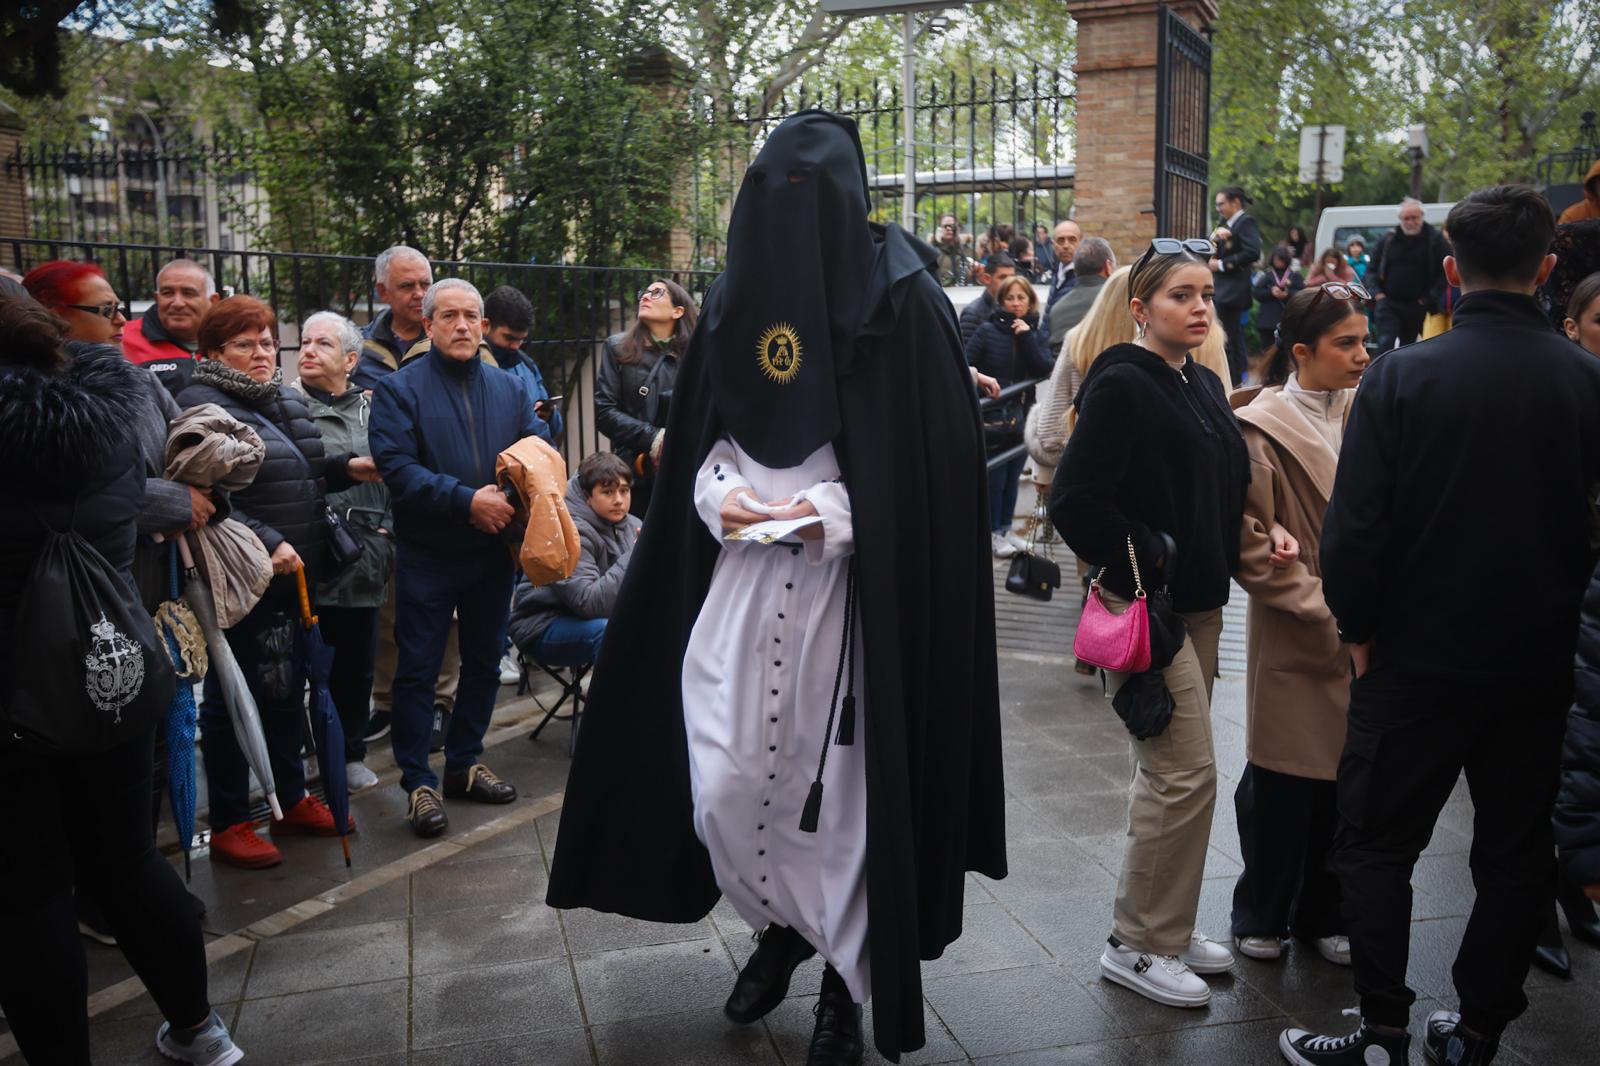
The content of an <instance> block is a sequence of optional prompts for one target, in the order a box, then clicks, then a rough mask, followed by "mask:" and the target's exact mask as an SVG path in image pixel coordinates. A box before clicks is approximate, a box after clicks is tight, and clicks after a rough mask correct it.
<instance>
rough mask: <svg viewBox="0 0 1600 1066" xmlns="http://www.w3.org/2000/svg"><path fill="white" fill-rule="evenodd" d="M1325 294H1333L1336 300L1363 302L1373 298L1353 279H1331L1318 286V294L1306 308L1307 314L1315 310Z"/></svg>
mask: <svg viewBox="0 0 1600 1066" xmlns="http://www.w3.org/2000/svg"><path fill="white" fill-rule="evenodd" d="M1324 296H1331V297H1333V298H1334V299H1335V300H1359V301H1361V302H1362V303H1366V302H1367V301H1368V300H1370V299H1372V294H1371V293H1369V292H1368V291H1367V290H1366V289H1364V288H1363V287H1362V286H1360V285H1357V284H1356V283H1355V282H1353V281H1351V282H1344V281H1330V282H1327V283H1325V284H1322V285H1318V286H1317V294H1316V295H1315V296H1313V297H1312V298H1311V306H1309V307H1307V308H1306V314H1308V315H1309V314H1310V313H1311V312H1312V311H1314V310H1315V309H1316V306H1317V305H1318V304H1319V303H1321V302H1322V298H1323V297H1324Z"/></svg>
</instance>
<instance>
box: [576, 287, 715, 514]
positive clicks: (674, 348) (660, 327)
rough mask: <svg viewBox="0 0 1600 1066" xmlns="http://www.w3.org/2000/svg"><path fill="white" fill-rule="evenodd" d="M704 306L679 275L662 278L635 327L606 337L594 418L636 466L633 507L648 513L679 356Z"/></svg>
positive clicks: (649, 291) (644, 298) (642, 301)
mask: <svg viewBox="0 0 1600 1066" xmlns="http://www.w3.org/2000/svg"><path fill="white" fill-rule="evenodd" d="M699 315H700V309H699V308H698V307H696V306H695V302H694V300H693V299H692V298H691V297H690V296H689V293H688V292H687V291H686V290H685V289H684V288H683V286H681V285H679V284H678V283H677V282H674V281H667V280H666V279H665V278H657V279H656V280H655V281H652V282H651V283H650V284H649V285H647V286H645V288H644V291H642V292H640V293H639V317H638V318H637V319H635V320H634V323H633V326H632V328H630V329H629V330H627V331H626V332H624V333H617V334H614V335H612V336H610V337H607V338H606V345H605V351H604V352H602V353H601V356H600V370H599V372H598V373H597V374H596V376H595V383H594V420H595V424H596V425H597V426H599V427H600V432H602V433H604V434H605V435H606V436H607V437H608V438H609V439H610V441H611V450H612V451H614V452H616V453H617V454H618V455H620V456H622V458H623V459H625V460H626V461H627V463H628V465H629V466H630V467H632V468H633V473H634V478H633V505H632V508H631V510H632V513H633V514H635V515H637V516H639V517H640V518H643V517H644V513H645V511H646V510H648V509H649V507H650V490H651V487H652V485H653V484H654V482H655V473H656V470H657V468H658V467H659V466H660V465H661V447H662V444H663V443H664V442H665V440H666V433H667V431H666V428H665V427H666V424H667V407H668V404H669V403H670V402H671V399H672V383H673V381H674V380H675V379H676V378H677V376H678V361H679V360H680V359H682V358H683V353H684V352H685V351H687V350H688V348H689V337H690V335H692V334H693V333H694V324H695V320H696V319H697V318H698V317H699Z"/></svg>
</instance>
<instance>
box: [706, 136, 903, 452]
mask: <svg viewBox="0 0 1600 1066" xmlns="http://www.w3.org/2000/svg"><path fill="white" fill-rule="evenodd" d="M866 173H867V171H866V161H865V158H864V157H863V155H862V152H861V138H860V135H859V134H858V133H857V131H856V124H855V123H854V122H853V121H851V120H850V119H847V118H841V117H839V116H837V115H831V114H828V113H827V112H824V111H802V112H800V113H799V114H797V115H794V116H791V117H790V118H788V119H786V120H785V121H784V122H783V124H782V125H780V126H779V127H778V128H777V129H776V130H774V131H773V133H772V136H771V137H770V138H768V140H767V143H766V144H765V146H763V147H762V149H761V151H760V153H759V154H757V156H756V159H755V162H753V163H752V164H751V165H750V168H749V170H747V171H746V172H745V176H744V184H743V185H742V186H741V187H740V189H739V198H738V200H737V202H736V203H735V204H734V207H733V217H732V219H731V220H730V222H729V224H728V243H727V247H728V266H727V270H726V271H725V272H724V273H723V275H722V277H721V278H720V279H719V280H718V282H717V285H716V287H715V288H714V289H713V291H712V292H711V293H710V294H709V295H708V297H707V299H706V308H705V312H704V314H703V315H702V317H701V321H700V326H699V328H698V329H696V330H695V336H694V342H695V344H696V346H698V347H700V348H701V349H702V350H703V352H704V353H705V355H704V357H705V358H706V359H707V360H708V362H709V364H710V365H711V367H712V368H713V369H712V371H711V375H710V378H711V388H712V394H713V398H714V400H715V402H716V407H717V414H718V415H719V416H720V417H721V419H722V421H723V424H724V425H725V426H726V427H727V429H728V432H729V433H730V434H731V435H732V436H733V438H734V440H736V441H738V443H739V446H740V447H741V448H743V449H744V450H745V451H746V452H748V453H749V454H750V455H751V456H753V457H754V458H755V459H756V461H757V462H760V463H762V464H763V465H766V466H771V467H789V466H795V465H798V464H799V463H800V462H802V461H803V460H804V459H805V458H806V456H808V455H810V454H811V453H812V452H814V451H816V450H817V449H818V448H820V447H821V446H822V445H824V444H826V443H828V442H829V441H832V440H833V439H834V438H835V437H836V436H837V435H838V433H839V427H840V421H839V400H838V389H837V384H836V378H837V376H838V375H839V374H840V373H843V372H844V371H845V369H846V368H847V367H848V366H849V364H850V360H851V355H852V351H853V348H854V346H855V339H856V337H857V335H858V334H859V333H860V332H861V329H862V327H863V325H864V324H865V323H864V319H865V318H866V317H867V312H868V311H870V310H871V308H870V307H869V305H868V299H869V295H870V294H869V289H870V288H871V286H869V284H868V283H869V280H870V279H871V278H872V277H873V274H874V271H875V266H876V265H877V258H878V253H879V244H878V242H877V241H875V240H874V237H873V231H872V229H871V228H870V227H869V226H868V224H867V185H866Z"/></svg>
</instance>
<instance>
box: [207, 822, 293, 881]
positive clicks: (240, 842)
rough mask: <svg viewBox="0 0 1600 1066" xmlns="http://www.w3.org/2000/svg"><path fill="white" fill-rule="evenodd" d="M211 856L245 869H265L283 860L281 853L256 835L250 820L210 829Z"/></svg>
mask: <svg viewBox="0 0 1600 1066" xmlns="http://www.w3.org/2000/svg"><path fill="white" fill-rule="evenodd" d="M211 857H212V858H213V859H216V860H218V861H220V862H225V863H227V864H228V865H229V866H238V867H242V868H243V869H246V870H265V869H266V868H267V867H269V866H276V865H278V864H279V863H280V862H282V861H283V853H282V852H281V851H279V850H278V849H277V848H275V847H273V846H272V845H271V844H269V843H268V842H267V841H265V840H262V839H261V838H260V837H259V836H257V835H256V827H255V825H254V824H253V823H251V822H240V823H239V824H238V825H230V826H228V828H226V829H214V830H212V832H211Z"/></svg>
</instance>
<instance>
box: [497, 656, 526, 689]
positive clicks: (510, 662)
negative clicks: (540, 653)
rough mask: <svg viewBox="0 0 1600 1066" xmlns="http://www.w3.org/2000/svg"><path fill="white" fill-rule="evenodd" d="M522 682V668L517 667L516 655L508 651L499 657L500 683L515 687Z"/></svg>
mask: <svg viewBox="0 0 1600 1066" xmlns="http://www.w3.org/2000/svg"><path fill="white" fill-rule="evenodd" d="M521 680H522V667H521V666H519V665H517V653H516V652H515V651H508V652H506V653H505V654H504V655H502V656H501V657H500V683H501V684H502V685H515V684H516V683H517V682H518V681H521Z"/></svg>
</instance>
